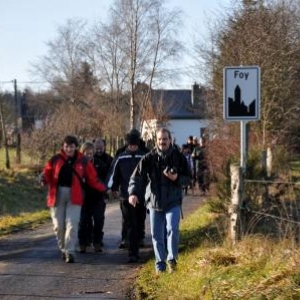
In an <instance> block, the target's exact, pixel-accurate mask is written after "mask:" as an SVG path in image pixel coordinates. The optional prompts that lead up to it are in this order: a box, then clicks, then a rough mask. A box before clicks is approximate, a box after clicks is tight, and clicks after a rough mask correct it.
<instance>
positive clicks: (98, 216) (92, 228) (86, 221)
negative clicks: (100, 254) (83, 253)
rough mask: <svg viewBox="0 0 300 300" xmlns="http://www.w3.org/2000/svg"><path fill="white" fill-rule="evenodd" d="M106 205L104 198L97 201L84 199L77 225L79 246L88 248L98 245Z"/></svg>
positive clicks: (101, 236) (101, 238)
mask: <svg viewBox="0 0 300 300" xmlns="http://www.w3.org/2000/svg"><path fill="white" fill-rule="evenodd" d="M105 208H106V203H105V201H104V197H103V196H100V197H99V198H98V199H88V198H87V199H85V201H84V204H83V206H82V208H81V215H80V223H79V231H78V238H79V245H80V246H89V245H90V244H91V243H93V245H97V244H98V245H99V244H101V243H102V240H103V235H104V232H103V227H104V221H105Z"/></svg>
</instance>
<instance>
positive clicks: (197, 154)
mask: <svg viewBox="0 0 300 300" xmlns="http://www.w3.org/2000/svg"><path fill="white" fill-rule="evenodd" d="M192 158H193V162H194V164H195V165H194V169H195V174H196V175H195V176H196V182H197V185H198V188H199V190H200V192H201V195H202V196H203V195H205V194H206V193H208V190H209V168H208V163H207V159H206V145H205V139H204V138H202V139H200V143H198V144H197V145H196V147H195V148H194V151H193V153H192Z"/></svg>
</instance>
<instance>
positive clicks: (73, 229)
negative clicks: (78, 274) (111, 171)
mask: <svg viewBox="0 0 300 300" xmlns="http://www.w3.org/2000/svg"><path fill="white" fill-rule="evenodd" d="M77 149H78V140H77V138H76V137H75V136H71V135H68V136H66V137H65V138H64V140H63V143H62V149H61V153H60V154H57V155H54V156H53V157H52V158H51V159H50V160H49V161H48V162H47V164H46V165H45V167H44V169H43V172H42V175H41V176H40V183H41V185H48V187H49V191H48V196H47V205H48V207H49V208H50V213H51V218H52V222H53V227H54V232H55V234H56V239H57V243H58V247H59V249H60V251H61V256H62V258H63V259H64V260H65V261H66V262H67V263H73V262H74V261H75V259H74V254H75V245H76V242H77V237H78V224H79V220H80V211H81V206H82V204H83V202H84V191H83V189H84V187H83V186H84V182H86V183H87V184H88V185H89V186H90V187H92V188H94V189H96V190H98V191H99V192H104V191H106V186H105V185H104V183H102V182H100V181H99V180H98V177H97V173H96V170H95V168H94V166H93V164H92V163H91V162H90V161H89V160H88V159H87V158H86V157H84V156H83V155H82V154H81V153H80V152H79V151H78V150H77Z"/></svg>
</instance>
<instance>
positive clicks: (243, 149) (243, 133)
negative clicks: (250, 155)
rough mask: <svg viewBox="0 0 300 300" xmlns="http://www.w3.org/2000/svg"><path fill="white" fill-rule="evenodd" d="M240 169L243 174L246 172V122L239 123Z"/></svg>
mask: <svg viewBox="0 0 300 300" xmlns="http://www.w3.org/2000/svg"><path fill="white" fill-rule="evenodd" d="M240 124H241V164H240V166H241V168H242V170H243V174H244V173H245V172H246V159H247V153H246V142H247V141H246V139H247V132H246V125H247V121H241V123H240Z"/></svg>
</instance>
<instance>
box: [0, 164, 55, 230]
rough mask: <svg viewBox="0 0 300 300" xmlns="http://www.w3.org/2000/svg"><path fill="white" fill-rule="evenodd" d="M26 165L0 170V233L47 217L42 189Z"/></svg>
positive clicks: (39, 221) (30, 226)
mask: <svg viewBox="0 0 300 300" xmlns="http://www.w3.org/2000/svg"><path fill="white" fill-rule="evenodd" d="M36 175H37V174H36V173H35V172H34V171H32V170H29V169H28V168H20V167H19V168H18V169H17V168H15V169H11V170H0V236H1V235H5V234H8V233H11V232H14V231H16V230H21V229H24V228H32V227H35V226H36V225H38V224H41V223H43V222H45V221H46V220H48V219H49V218H50V215H49V212H48V210H47V209H46V189H44V188H41V187H40V186H39V185H38V184H37V181H36V177H37V176H36Z"/></svg>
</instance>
